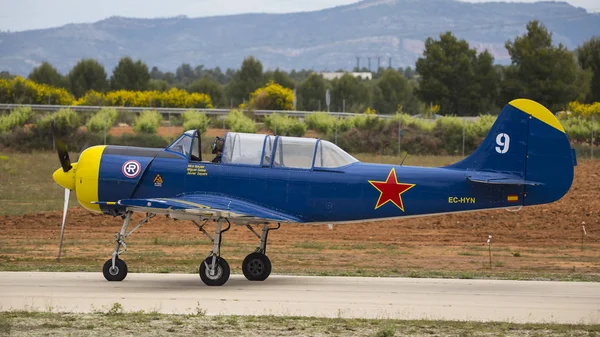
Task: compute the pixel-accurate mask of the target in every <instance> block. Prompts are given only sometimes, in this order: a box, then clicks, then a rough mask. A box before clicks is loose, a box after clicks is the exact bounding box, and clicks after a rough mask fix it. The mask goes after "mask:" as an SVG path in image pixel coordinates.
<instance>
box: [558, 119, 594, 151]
mask: <svg viewBox="0 0 600 337" xmlns="http://www.w3.org/2000/svg"><path fill="white" fill-rule="evenodd" d="M598 119H600V118H598ZM561 124H562V125H563V127H564V128H565V131H566V132H567V135H568V136H569V138H570V139H571V141H575V142H578V143H589V142H590V138H591V137H592V121H591V119H588V118H584V117H579V116H571V117H569V118H566V119H563V120H561ZM598 141H600V120H594V144H597V143H598Z"/></svg>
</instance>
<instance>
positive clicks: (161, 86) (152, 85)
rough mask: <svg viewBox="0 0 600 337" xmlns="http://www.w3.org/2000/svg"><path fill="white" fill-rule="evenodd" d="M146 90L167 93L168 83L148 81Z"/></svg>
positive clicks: (154, 80)
mask: <svg viewBox="0 0 600 337" xmlns="http://www.w3.org/2000/svg"><path fill="white" fill-rule="evenodd" d="M148 90H156V91H167V90H169V83H168V82H167V81H165V80H157V79H151V80H150V81H148Z"/></svg>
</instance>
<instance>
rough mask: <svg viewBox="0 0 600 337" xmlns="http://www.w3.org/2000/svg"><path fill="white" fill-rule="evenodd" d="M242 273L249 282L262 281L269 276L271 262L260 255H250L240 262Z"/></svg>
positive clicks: (263, 255)
mask: <svg viewBox="0 0 600 337" xmlns="http://www.w3.org/2000/svg"><path fill="white" fill-rule="evenodd" d="M242 272H244V276H245V277H246V278H247V279H248V280H249V281H264V280H266V279H267V277H269V275H271V260H269V258H268V257H267V256H266V255H265V254H261V253H252V254H250V255H248V256H246V258H245V259H244V262H242Z"/></svg>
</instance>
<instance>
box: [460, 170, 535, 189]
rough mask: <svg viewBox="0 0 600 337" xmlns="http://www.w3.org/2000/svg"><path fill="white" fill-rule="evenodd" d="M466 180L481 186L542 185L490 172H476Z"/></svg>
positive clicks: (513, 176)
mask: <svg viewBox="0 0 600 337" xmlns="http://www.w3.org/2000/svg"><path fill="white" fill-rule="evenodd" d="M467 179H468V180H469V181H472V182H474V183H481V184H498V185H529V186H538V185H544V184H543V183H540V182H536V181H530V180H525V179H523V178H519V177H518V176H515V175H510V174H503V173H491V172H476V173H472V174H469V175H467Z"/></svg>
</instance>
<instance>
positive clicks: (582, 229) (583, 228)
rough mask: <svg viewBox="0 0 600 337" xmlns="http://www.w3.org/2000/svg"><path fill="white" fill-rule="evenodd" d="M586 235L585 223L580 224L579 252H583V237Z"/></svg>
mask: <svg viewBox="0 0 600 337" xmlns="http://www.w3.org/2000/svg"><path fill="white" fill-rule="evenodd" d="M586 235H587V232H586V231H585V221H582V222H581V251H582V252H583V237H584V236H586Z"/></svg>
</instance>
